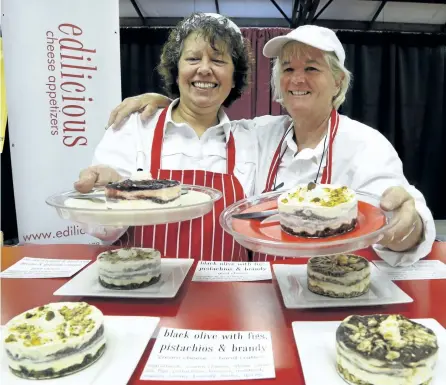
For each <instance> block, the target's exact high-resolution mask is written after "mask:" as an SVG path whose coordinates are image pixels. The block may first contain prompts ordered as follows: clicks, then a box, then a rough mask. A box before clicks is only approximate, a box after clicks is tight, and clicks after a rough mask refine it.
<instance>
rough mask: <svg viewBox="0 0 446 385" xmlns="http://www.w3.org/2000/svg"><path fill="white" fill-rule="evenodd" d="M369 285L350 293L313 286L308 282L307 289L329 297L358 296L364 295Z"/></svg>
mask: <svg viewBox="0 0 446 385" xmlns="http://www.w3.org/2000/svg"><path fill="white" fill-rule="evenodd" d="M369 288H370V285H367V287H366V288H365V290H364V291H362V292H361V291H353V292H351V293H335V292H334V291H331V290H323V289H321V288H320V287H319V286H313V285H311V284H310V282H308V290H310V291H311V292H313V293H315V294H319V295H323V296H325V297H331V298H354V297H359V296H361V295H364V294H365V293H367V292H368V291H369Z"/></svg>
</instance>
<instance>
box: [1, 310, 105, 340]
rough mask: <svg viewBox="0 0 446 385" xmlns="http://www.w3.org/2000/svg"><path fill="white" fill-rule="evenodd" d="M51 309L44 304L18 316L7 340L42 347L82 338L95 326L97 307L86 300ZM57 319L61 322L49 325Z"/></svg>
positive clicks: (9, 327) (10, 328) (11, 326)
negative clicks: (56, 342) (93, 314)
mask: <svg viewBox="0 0 446 385" xmlns="http://www.w3.org/2000/svg"><path fill="white" fill-rule="evenodd" d="M39 309H40V310H39ZM49 309H50V307H48V306H45V307H43V306H42V307H40V308H36V309H33V310H31V311H28V312H26V313H24V314H22V315H21V316H18V318H17V321H15V322H14V321H13V322H12V324H10V326H7V327H8V337H7V338H6V339H5V342H7V343H13V342H17V343H21V344H23V346H25V347H33V346H41V345H45V344H48V343H52V342H54V341H59V340H62V341H63V340H65V341H66V340H67V339H69V338H73V337H74V338H75V337H80V336H83V335H85V334H86V333H90V332H92V331H93V330H94V329H95V326H96V322H95V320H94V318H92V312H93V308H92V307H91V306H90V305H88V304H87V303H85V302H81V303H74V304H70V305H68V306H67V305H65V304H64V305H63V306H62V307H60V306H56V307H54V308H53V310H49ZM56 309H58V310H56ZM59 314H60V315H59ZM53 320H54V321H57V322H55V323H54V324H48V323H49V322H51V321H53Z"/></svg>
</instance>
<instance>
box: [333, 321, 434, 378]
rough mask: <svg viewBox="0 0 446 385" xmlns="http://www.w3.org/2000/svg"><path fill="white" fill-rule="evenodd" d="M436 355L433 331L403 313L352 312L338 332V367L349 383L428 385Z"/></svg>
mask: <svg viewBox="0 0 446 385" xmlns="http://www.w3.org/2000/svg"><path fill="white" fill-rule="evenodd" d="M437 354H438V343H437V337H436V335H435V334H434V332H433V331H432V330H430V329H428V328H426V327H425V326H423V325H420V324H418V323H415V322H413V321H411V320H409V319H407V318H405V317H404V316H402V315H387V314H385V315H382V314H380V315H371V316H357V315H353V316H350V317H347V318H346V319H345V320H344V321H343V322H342V323H341V324H340V326H339V327H338V329H337V331H336V361H337V365H336V366H337V370H338V373H339V374H340V375H341V377H342V378H343V379H344V380H345V381H346V382H347V383H349V384H355V385H428V384H429V383H430V382H431V380H432V377H433V373H434V368H435V364H436V362H437Z"/></svg>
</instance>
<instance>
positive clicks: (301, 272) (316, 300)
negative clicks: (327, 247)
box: [273, 264, 413, 309]
mask: <svg viewBox="0 0 446 385" xmlns="http://www.w3.org/2000/svg"><path fill="white" fill-rule="evenodd" d="M273 270H274V274H275V275H276V278H277V282H278V283H279V288H280V292H281V293H282V298H283V302H284V304H285V307H286V308H288V309H311V308H323V307H349V306H377V305H390V304H396V303H409V302H413V299H412V298H411V297H409V296H408V295H407V294H406V293H405V292H404V291H402V290H401V289H400V288H399V287H398V286H397V285H395V284H394V283H393V282H392V281H391V280H390V279H389V278H387V276H386V275H384V274H382V273H380V272H379V270H378V269H377V268H376V267H375V266H373V265H370V274H371V282H370V290H369V291H368V293H366V294H364V295H362V296H360V297H356V298H330V297H326V296H323V295H319V294H315V293H313V292H311V291H310V290H308V286H307V265H282V264H273Z"/></svg>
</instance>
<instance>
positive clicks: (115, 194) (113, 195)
mask: <svg viewBox="0 0 446 385" xmlns="http://www.w3.org/2000/svg"><path fill="white" fill-rule="evenodd" d="M179 197H180V195H178V196H177V197H175V198H172V199H168V200H165V199H160V198H156V197H147V196H145V195H138V194H132V196H131V197H129V198H121V197H120V196H119V190H110V191H109V196H108V198H109V199H108V200H109V202H112V203H119V202H121V201H124V202H125V201H130V200H141V201H152V202H155V203H158V204H160V205H164V204H166V203H170V202H173V201H176V200H177V199H178V198H179Z"/></svg>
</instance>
